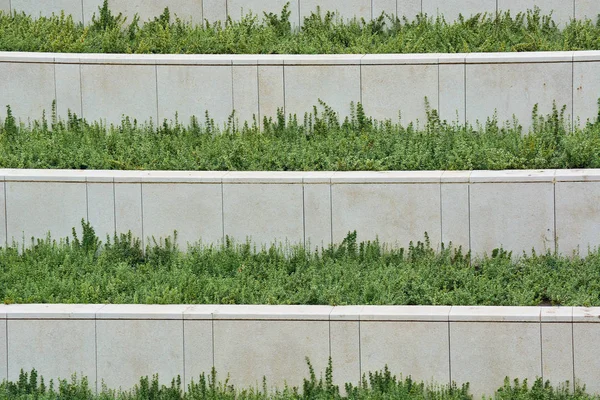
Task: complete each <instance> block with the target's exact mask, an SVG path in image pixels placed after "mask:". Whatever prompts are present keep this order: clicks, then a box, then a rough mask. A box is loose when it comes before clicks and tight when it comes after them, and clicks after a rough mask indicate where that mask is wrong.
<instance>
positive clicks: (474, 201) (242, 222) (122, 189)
mask: <svg viewBox="0 0 600 400" xmlns="http://www.w3.org/2000/svg"><path fill="white" fill-rule="evenodd" d="M0 182H2V185H0V227H2V229H0V243H5V242H6V243H9V244H10V243H12V241H13V240H14V241H17V242H20V241H22V240H23V238H25V241H26V242H29V239H30V238H31V237H36V238H40V237H45V235H46V234H47V233H48V232H50V233H51V234H52V236H53V238H62V237H66V236H70V235H71V230H72V228H73V227H76V228H80V226H81V220H82V219H85V220H88V221H90V222H91V224H92V226H93V227H94V228H95V229H96V232H97V234H98V235H99V236H100V237H101V238H103V239H104V238H105V237H106V235H107V234H110V235H112V234H113V233H115V232H117V233H124V232H127V231H129V230H131V231H132V233H133V234H134V235H135V236H137V237H140V238H142V239H143V242H144V243H148V240H151V239H152V238H155V239H156V240H159V239H160V238H165V237H167V236H172V235H173V232H174V231H175V230H176V231H177V232H178V243H179V244H180V246H181V247H182V248H183V249H185V248H186V245H187V243H195V242H197V241H199V240H202V241H203V242H204V243H217V242H221V241H222V240H223V239H224V237H225V236H226V235H227V236H229V237H230V238H234V239H235V240H237V241H244V240H246V238H251V239H252V240H253V241H254V242H256V243H258V244H265V245H270V244H272V243H273V242H274V241H280V242H284V241H288V242H291V243H301V244H306V245H310V246H321V245H325V246H327V245H328V244H330V243H332V242H333V243H339V242H341V241H342V239H343V238H344V237H345V236H346V234H347V233H348V232H349V231H353V230H357V231H358V234H359V240H374V239H376V238H379V239H380V240H381V241H382V242H385V243H389V244H392V245H396V246H404V247H405V246H407V245H408V244H409V242H410V241H416V240H423V239H424V234H425V233H427V234H428V236H429V238H430V240H431V243H432V245H433V246H434V247H437V246H439V244H440V243H441V242H443V243H446V244H448V243H449V242H452V243H453V244H454V246H455V247H458V246H462V247H463V249H464V250H469V249H470V250H472V251H473V252H474V253H475V254H479V255H481V254H484V253H490V252H491V251H492V250H493V249H495V248H498V247H501V246H502V247H503V248H504V249H506V250H511V251H513V252H514V253H515V255H519V254H521V253H522V252H526V253H529V252H530V251H531V250H532V249H535V250H536V251H537V252H545V251H548V250H550V251H554V250H555V249H556V250H558V251H559V252H560V253H563V254H571V253H572V252H573V251H580V252H581V254H583V255H586V254H587V253H588V250H589V248H593V247H596V246H598V245H599V244H600V242H599V240H598V227H599V226H600V205H599V202H598V201H597V200H598V197H599V196H600V170H547V171H473V172H468V171H467V172H456V171H422V172H157V171H152V172H141V171H137V172H136V171H60V170H59V171H57V170H0Z"/></svg>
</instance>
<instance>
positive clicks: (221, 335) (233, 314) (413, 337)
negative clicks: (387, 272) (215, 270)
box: [0, 304, 600, 398]
mask: <svg viewBox="0 0 600 400" xmlns="http://www.w3.org/2000/svg"><path fill="white" fill-rule="evenodd" d="M0 325H2V329H0V335H1V336H0V378H2V379H3V378H8V379H11V380H15V379H16V378H17V377H18V374H19V371H20V370H21V368H23V369H25V370H31V369H32V368H36V369H37V370H38V371H39V373H40V374H41V375H43V376H44V377H45V378H46V379H49V378H57V377H61V378H68V377H70V375H71V374H72V373H78V374H84V375H86V376H88V377H89V379H90V382H91V384H92V387H94V382H101V381H102V380H103V381H104V382H105V383H106V385H107V386H108V387H109V388H118V387H123V388H130V387H132V386H133V385H134V384H135V383H136V382H137V381H138V379H139V378H140V377H141V376H144V375H152V374H154V373H158V374H159V378H160V379H161V381H162V382H165V383H168V382H170V380H171V378H173V377H175V376H176V375H180V376H181V377H182V381H183V383H184V384H186V385H187V384H189V383H190V382H191V381H192V380H195V381H198V377H199V375H200V374H201V373H202V372H210V370H211V368H212V367H213V366H214V367H215V368H216V369H217V372H218V373H220V378H221V379H225V377H226V375H227V374H230V383H232V384H234V385H236V386H240V387H248V386H254V387H256V386H258V387H262V377H263V376H266V378H267V382H268V385H269V386H270V387H275V386H279V387H280V388H281V387H282V385H283V383H284V381H287V383H288V384H289V385H300V384H301V383H302V379H303V378H304V377H306V376H307V375H308V368H307V366H306V363H305V357H309V358H310V360H311V363H312V365H313V366H314V367H315V370H316V372H317V374H318V375H319V374H322V373H323V372H324V369H325V367H326V365H327V360H328V357H329V356H331V357H332V359H333V363H334V380H335V383H337V384H343V383H346V382H353V383H356V382H358V381H359V379H360V376H361V375H362V374H365V373H368V372H370V371H376V370H380V369H383V368H384V366H385V365H388V367H389V368H390V370H391V372H392V373H394V374H402V375H403V376H408V375H412V377H413V378H414V379H417V380H425V381H428V382H435V383H439V384H447V383H449V382H451V381H455V382H457V383H464V382H470V384H471V390H472V392H473V393H474V394H475V398H477V397H481V395H482V394H488V395H490V394H492V393H493V391H495V390H496V389H497V388H499V387H500V386H501V385H502V383H503V380H504V377H505V376H509V377H511V378H520V379H523V378H528V379H529V380H530V382H531V380H533V379H535V378H536V377H542V378H543V379H545V380H550V381H551V382H552V383H553V384H555V385H558V384H561V383H564V382H565V381H569V382H571V384H572V383H573V382H574V380H575V381H577V382H578V383H580V384H585V385H586V386H587V389H588V390H589V391H590V392H593V393H600V384H599V383H598V380H597V376H598V373H599V372H600V362H599V361H598V359H599V357H598V356H599V355H600V354H599V352H600V351H599V350H597V348H596V347H595V346H590V343H593V342H594V340H595V338H596V337H597V336H598V333H599V330H600V309H599V308H577V307H575V308H571V307H467V306H454V307H449V306H344V307H330V306H261V305H259V306H242V305H241V306H231V305H224V306H214V305H195V306H185V305H171V306H157V305H81V304H79V305H77V304H75V305H48V304H44V305H8V306H6V305H0ZM4 325H5V326H4ZM595 349H596V350H595ZM507 350H510V351H507ZM99 386H100V385H99V384H98V385H97V387H99Z"/></svg>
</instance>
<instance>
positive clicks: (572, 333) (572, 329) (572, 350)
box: [571, 310, 575, 391]
mask: <svg viewBox="0 0 600 400" xmlns="http://www.w3.org/2000/svg"><path fill="white" fill-rule="evenodd" d="M571 312H573V310H571ZM571 357H572V360H573V391H575V324H574V323H573V317H572V316H571Z"/></svg>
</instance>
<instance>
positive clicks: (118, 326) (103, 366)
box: [96, 306, 184, 389]
mask: <svg viewBox="0 0 600 400" xmlns="http://www.w3.org/2000/svg"><path fill="white" fill-rule="evenodd" d="M175 307H179V306H175ZM181 317H182V315H181V314H180V315H179V318H180V319H168V320H167V319H160V318H158V319H146V318H144V319H103V318H104V317H103V316H102V315H101V314H98V318H99V319H98V320H97V321H96V329H97V348H98V356H97V357H98V381H102V380H104V382H105V383H106V385H107V386H108V387H111V388H118V387H122V388H123V389H126V388H131V387H133V385H134V384H136V383H139V379H140V377H142V376H152V375H153V374H158V376H159V379H160V381H161V383H165V384H166V383H170V382H171V379H173V378H176V377H177V376H181V377H182V379H183V374H184V369H183V321H182V319H181Z"/></svg>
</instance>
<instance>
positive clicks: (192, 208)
mask: <svg viewBox="0 0 600 400" xmlns="http://www.w3.org/2000/svg"><path fill="white" fill-rule="evenodd" d="M143 192H144V199H143V202H144V210H143V212H144V216H143V219H144V236H145V237H146V238H152V237H154V238H155V239H156V240H157V241H158V240H159V238H166V237H168V236H170V237H171V238H173V232H174V231H177V243H178V244H179V246H180V248H181V249H184V250H185V249H187V245H188V243H189V244H194V243H196V242H198V241H202V242H203V243H216V242H220V241H221V240H223V215H222V206H223V203H222V192H221V184H220V183H215V184H186V183H177V184H167V183H144V189H143Z"/></svg>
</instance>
